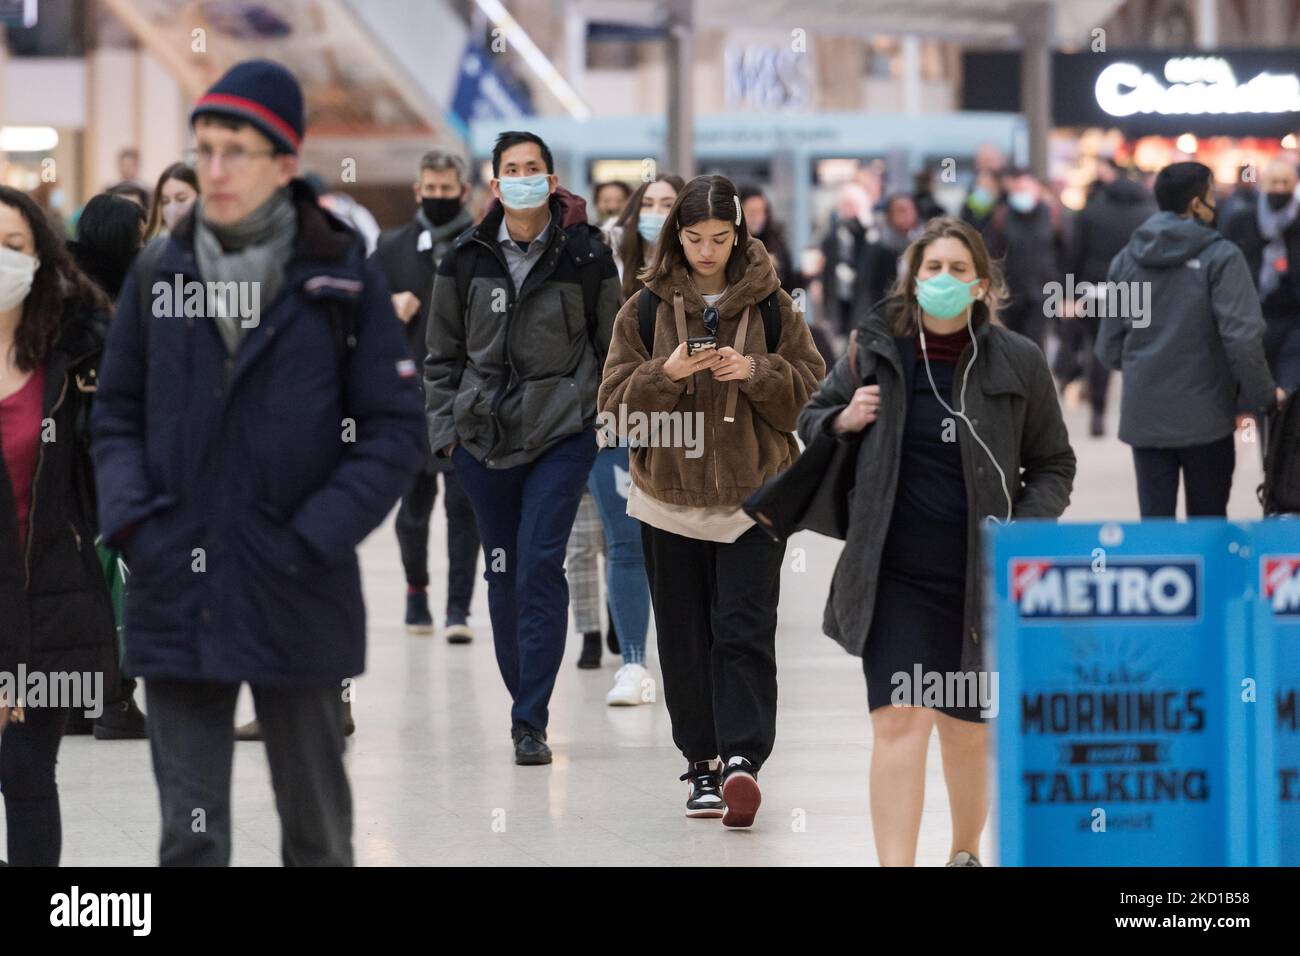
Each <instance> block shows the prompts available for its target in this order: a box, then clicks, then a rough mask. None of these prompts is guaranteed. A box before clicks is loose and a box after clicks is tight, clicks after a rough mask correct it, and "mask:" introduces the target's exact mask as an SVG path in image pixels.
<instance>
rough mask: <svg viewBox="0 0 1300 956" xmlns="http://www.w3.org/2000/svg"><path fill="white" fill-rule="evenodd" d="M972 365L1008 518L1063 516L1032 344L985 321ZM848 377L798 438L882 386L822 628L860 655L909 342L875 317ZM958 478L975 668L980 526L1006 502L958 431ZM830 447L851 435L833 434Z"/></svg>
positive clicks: (1064, 441)
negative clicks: (836, 437) (965, 511)
mask: <svg viewBox="0 0 1300 956" xmlns="http://www.w3.org/2000/svg"><path fill="white" fill-rule="evenodd" d="M975 337H976V340H977V342H978V344H979V358H978V361H976V362H975V364H974V366H973V367H972V368H971V370H970V382H969V384H968V385H967V387H966V415H967V417H969V418H970V420H971V422H972V423H973V424H974V426H975V429H976V431H977V432H978V433H979V436H980V437H981V438H982V439H983V440H984V442H985V444H987V445H988V447H989V449H990V450H991V451H992V453H993V456H994V458H996V460H997V462H998V464H999V466H1000V467H1001V468H1002V471H1003V472H1004V473H1005V474H1006V476H1007V485H1008V487H1007V492H1008V493H1009V494H1010V496H1011V501H1012V517H1013V518H1056V517H1059V516H1060V515H1061V513H1062V512H1063V511H1065V507H1066V505H1067V504H1069V501H1070V490H1071V488H1072V486H1073V484H1074V470H1075V458H1074V451H1073V450H1072V449H1071V448H1070V439H1069V435H1068V434H1067V433H1066V429H1065V422H1064V421H1063V420H1062V418H1061V410H1060V406H1059V405H1058V404H1057V400H1056V389H1055V386H1054V385H1053V383H1052V375H1051V372H1050V371H1049V370H1048V367H1047V360H1046V359H1045V358H1044V357H1043V353H1042V352H1041V351H1039V349H1038V346H1036V345H1035V344H1034V343H1033V342H1032V341H1030V340H1029V339H1027V338H1025V337H1024V336H1022V335H1018V334H1016V333H1015V332H1011V331H1009V330H1007V329H1005V328H1003V327H1002V326H997V325H989V324H988V323H983V324H981V325H979V326H978V327H977V328H976V330H975ZM973 354H974V350H973V349H972V347H971V346H967V347H966V349H965V351H963V352H962V355H961V359H960V360H959V361H958V363H957V374H956V377H955V379H954V383H953V395H951V396H950V397H948V398H947V401H948V403H949V404H950V405H952V406H953V408H960V405H959V403H958V395H957V392H958V391H959V390H960V388H961V380H962V378H963V377H964V376H965V374H966V368H967V366H968V365H969V364H970V361H971V358H972V356H973ZM858 372H859V378H858V379H857V380H855V379H854V377H853V373H852V372H851V371H850V370H849V364H848V360H847V359H844V358H842V359H840V361H839V362H837V363H836V365H835V368H833V369H832V370H831V373H830V375H828V376H827V377H826V380H825V381H824V382H822V386H821V388H820V389H819V390H818V392H817V394H816V395H814V396H813V398H812V401H810V402H809V403H808V405H807V406H806V407H805V408H804V410H803V413H802V414H801V415H800V416H799V436H800V437H801V438H802V439H803V440H804V442H805V443H809V442H811V441H812V440H813V438H814V437H816V436H817V435H818V434H819V433H822V432H829V429H830V424H831V421H832V420H833V419H834V418H835V416H836V415H838V414H839V413H840V411H842V410H843V408H844V406H845V405H847V404H848V402H849V399H850V398H851V397H852V396H853V393H854V391H855V390H856V389H857V388H858V387H859V386H860V385H861V384H862V381H863V380H865V379H867V378H868V377H870V376H872V375H874V376H876V378H877V380H878V382H879V384H880V397H881V409H880V416H879V417H878V418H877V419H876V421H875V422H874V423H873V424H871V425H868V426H867V428H866V430H865V431H864V432H863V433H862V445H861V447H860V448H859V450H858V459H857V472H856V482H855V486H854V490H853V492H852V493H851V499H852V500H851V503H850V506H849V535H848V539H847V540H846V541H845V543H844V550H843V552H841V554H840V559H839V562H838V564H836V566H835V575H834V577H833V578H832V579H831V591H830V595H829V597H828V598H827V600H826V612H825V616H824V618H823V620H822V629H823V630H824V631H825V632H826V634H827V635H829V636H830V637H832V638H834V639H835V641H836V642H837V643H839V644H840V645H842V646H843V647H844V649H845V650H847V651H849V653H851V654H857V655H859V656H861V655H862V652H863V648H864V646H865V645H866V642H867V634H868V633H869V631H870V630H871V616H872V614H873V612H874V610H875V602H876V578H877V576H878V573H879V570H880V555H881V550H882V549H883V547H884V544H885V534H886V532H887V531H888V530H889V521H890V516H891V514H892V513H893V509H894V494H895V492H896V490H897V485H898V463H899V458H900V456H901V452H902V446H903V425H904V418H905V415H906V413H907V406H908V396H909V395H910V394H911V382H912V377H913V375H924V374H925V369H924V366H921V365H919V364H918V363H916V360H915V358H914V352H913V341H912V339H911V338H910V337H909V338H905V339H899V340H897V341H896V340H895V339H894V338H893V337H892V335H891V333H890V331H889V329H888V327H887V326H886V324H885V320H884V318H883V316H882V315H881V313H880V312H879V311H877V312H875V313H873V314H872V315H871V316H870V317H869V318H868V319H867V320H866V321H865V322H864V324H863V325H862V327H861V329H860V331H859V333H858ZM958 434H959V436H960V437H959V439H958V444H959V446H960V449H961V460H962V471H963V473H964V475H965V479H966V496H967V506H968V508H969V515H970V516H969V532H970V533H969V535H968V546H967V554H966V603H965V610H964V624H963V628H962V634H963V641H962V664H961V666H962V668H963V670H976V669H978V668H979V667H980V666H981V664H982V660H983V654H982V647H981V631H982V629H983V624H984V621H983V613H982V605H983V588H982V585H981V581H980V545H981V541H980V535H979V528H980V526H981V525H983V524H984V522H985V519H987V518H988V517H989V516H997V517H998V518H1003V517H1005V516H1006V512H1007V496H1006V494H1004V492H1003V488H1002V481H1001V479H1000V478H999V476H998V472H997V469H995V468H994V467H993V466H992V462H991V461H990V459H989V457H988V455H986V454H985V453H984V451H983V450H982V449H981V448H980V447H979V445H978V444H976V442H974V441H973V440H971V437H970V432H969V429H968V428H967V427H966V426H965V425H961V424H959V425H958ZM840 440H842V441H844V440H850V439H848V438H841V439H840Z"/></svg>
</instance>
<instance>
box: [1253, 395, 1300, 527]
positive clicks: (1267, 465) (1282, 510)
mask: <svg viewBox="0 0 1300 956" xmlns="http://www.w3.org/2000/svg"><path fill="white" fill-rule="evenodd" d="M1298 395H1300V391H1297V392H1292V393H1291V394H1290V395H1288V396H1287V399H1286V401H1285V402H1283V403H1282V408H1281V410H1279V411H1277V412H1275V413H1274V414H1273V415H1271V416H1270V417H1269V420H1268V441H1267V444H1266V445H1265V451H1264V481H1263V483H1262V484H1261V485H1260V486H1259V492H1258V494H1259V503H1260V504H1261V505H1263V506H1264V514H1265V515H1284V514H1300V398H1297V396H1298Z"/></svg>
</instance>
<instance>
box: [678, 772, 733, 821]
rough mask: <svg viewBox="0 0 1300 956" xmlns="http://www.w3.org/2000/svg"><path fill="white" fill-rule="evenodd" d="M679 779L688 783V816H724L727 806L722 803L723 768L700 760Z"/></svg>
mask: <svg viewBox="0 0 1300 956" xmlns="http://www.w3.org/2000/svg"><path fill="white" fill-rule="evenodd" d="M678 779H680V780H685V781H686V815H687V816H688V817H696V818H700V817H713V818H715V819H716V818H717V817H720V816H722V813H723V811H724V810H726V809H727V805H726V804H725V803H723V802H722V768H721V767H720V766H718V765H717V762H716V761H713V760H700V761H697V762H696V763H693V764H691V765H690V766H689V767H687V768H686V772H685V773H684V774H682V775H681V777H679V778H678Z"/></svg>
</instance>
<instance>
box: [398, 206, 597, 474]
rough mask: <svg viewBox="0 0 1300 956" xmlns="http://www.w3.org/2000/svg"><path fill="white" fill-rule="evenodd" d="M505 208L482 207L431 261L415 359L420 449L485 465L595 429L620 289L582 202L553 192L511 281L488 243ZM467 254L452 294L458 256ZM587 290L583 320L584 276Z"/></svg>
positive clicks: (513, 461)
mask: <svg viewBox="0 0 1300 956" xmlns="http://www.w3.org/2000/svg"><path fill="white" fill-rule="evenodd" d="M503 215H504V210H503V209H502V208H501V206H500V204H496V205H494V206H493V207H492V208H490V209H489V210H488V213H487V215H486V216H485V217H484V218H483V221H482V222H481V223H479V224H478V225H477V226H474V227H472V228H470V229H467V230H466V231H465V232H463V233H462V234H461V235H460V236H459V237H458V238H457V239H456V242H455V243H454V244H453V246H452V248H451V251H450V252H448V253H447V255H445V256H443V258H442V261H441V262H440V263H439V264H438V274H437V278H436V279H435V280H434V285H433V311H432V313H431V314H430V316H429V333H428V347H429V351H428V355H427V357H426V358H425V361H424V390H425V414H426V417H427V418H428V424H429V446H430V447H431V448H433V449H434V451H435V452H436V453H437V454H439V455H441V454H443V452H444V450H445V449H446V448H447V446H448V445H450V444H452V443H453V442H459V443H460V444H462V445H464V446H465V450H466V451H467V452H469V453H470V454H471V455H473V456H474V457H475V458H476V459H478V460H479V461H481V462H482V463H483V464H484V465H486V466H487V467H488V468H511V467H514V466H515V465H522V464H526V463H528V462H530V461H533V460H534V459H536V458H538V457H539V456H540V455H542V454H543V453H544V452H545V451H546V450H547V449H549V448H550V447H551V446H552V445H555V444H556V443H558V442H560V441H562V440H563V439H565V438H567V437H569V436H570V435H574V434H576V433H578V432H580V431H582V430H583V429H584V428H593V429H594V428H595V423H596V392H597V389H598V388H599V387H600V375H601V369H602V368H603V367H604V362H605V354H606V353H607V352H608V351H609V338H610V333H611V331H612V329H613V326H614V316H615V315H616V314H617V313H618V309H619V306H620V305H621V304H622V289H621V287H620V285H619V281H618V271H617V270H616V269H615V268H614V260H613V256H612V254H611V252H610V250H609V247H608V246H606V245H605V244H604V243H603V242H601V240H600V235H599V232H598V230H596V229H595V228H594V227H592V226H589V225H587V221H586V219H587V215H586V204H585V203H584V202H583V200H582V199H581V197H578V196H573V195H571V194H570V193H567V192H565V191H564V190H557V191H556V195H553V196H552V197H551V228H550V229H549V230H548V232H547V239H546V249H545V251H544V252H543V253H542V256H541V258H540V259H538V260H537V262H536V263H535V264H534V265H533V268H532V270H531V271H530V272H529V273H528V275H527V276H526V277H525V279H524V282H523V286H522V288H518V289H516V288H515V284H514V282H513V280H512V279H511V278H510V271H509V269H508V268H507V265H506V261H505V257H504V255H503V254H502V252H501V249H500V247H499V245H498V244H497V239H496V236H497V231H498V229H499V228H500V225H501V217H502V216H503ZM466 256H470V257H472V269H471V274H470V281H469V285H468V289H467V293H466V296H465V300H464V301H461V295H460V291H459V289H458V288H457V268H458V266H457V263H458V262H459V261H460V260H461V259H462V257H466ZM584 270H589V275H588V277H587V278H588V281H589V282H592V284H593V285H592V288H593V292H594V302H593V304H594V309H593V312H594V314H593V315H591V316H588V315H587V310H586V305H585V303H584V294H583V272H584Z"/></svg>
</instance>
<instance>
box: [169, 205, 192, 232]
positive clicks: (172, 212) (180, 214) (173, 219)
mask: <svg viewBox="0 0 1300 956" xmlns="http://www.w3.org/2000/svg"><path fill="white" fill-rule="evenodd" d="M192 208H194V200H193V199H191V200H190V201H189V202H178V201H176V200H172V201H171V202H169V203H168V204H167V205H165V206H163V207H162V219H163V223H164V224H165V225H166V226H167V231H168V232H170V231H171V230H173V229H175V228H176V224H177V223H178V222H180V221H181V220H182V219H184V218H185V214H186V213H187V212H189V211H190V210H191V209H192Z"/></svg>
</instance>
